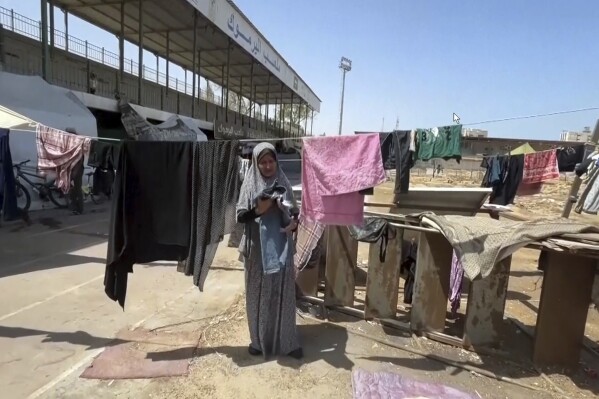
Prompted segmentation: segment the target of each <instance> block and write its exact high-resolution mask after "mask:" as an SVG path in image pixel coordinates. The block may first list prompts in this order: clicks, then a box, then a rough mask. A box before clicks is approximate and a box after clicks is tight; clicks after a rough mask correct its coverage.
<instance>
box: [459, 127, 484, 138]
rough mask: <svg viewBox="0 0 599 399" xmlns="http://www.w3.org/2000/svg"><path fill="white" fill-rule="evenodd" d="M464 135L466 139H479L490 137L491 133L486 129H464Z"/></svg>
mask: <svg viewBox="0 0 599 399" xmlns="http://www.w3.org/2000/svg"><path fill="white" fill-rule="evenodd" d="M462 135H463V136H464V137H479V138H483V137H489V131H488V130H484V129H470V128H463V129H462Z"/></svg>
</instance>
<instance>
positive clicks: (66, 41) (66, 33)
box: [62, 10, 69, 51]
mask: <svg viewBox="0 0 599 399" xmlns="http://www.w3.org/2000/svg"><path fill="white" fill-rule="evenodd" d="M62 12H63V13H64V49H65V51H69V12H68V11H67V10H62Z"/></svg>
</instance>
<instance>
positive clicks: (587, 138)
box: [560, 126, 592, 143]
mask: <svg viewBox="0 0 599 399" xmlns="http://www.w3.org/2000/svg"><path fill="white" fill-rule="evenodd" d="M591 135H592V132H591V128H590V127H589V126H585V128H584V129H583V130H582V132H573V131H570V130H564V131H563V132H562V134H561V135H560V140H561V141H577V142H580V143H590V142H591Z"/></svg>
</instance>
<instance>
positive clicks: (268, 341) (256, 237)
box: [237, 143, 303, 359]
mask: <svg viewBox="0 0 599 399" xmlns="http://www.w3.org/2000/svg"><path fill="white" fill-rule="evenodd" d="M273 185H274V186H277V187H281V186H282V187H283V188H284V194H283V195H284V198H285V200H286V201H285V202H288V203H290V207H289V208H290V211H291V212H290V214H291V221H290V223H289V225H287V226H281V225H278V226H275V227H276V230H274V228H271V231H268V232H267V235H276V234H285V235H286V237H287V239H288V242H290V247H289V250H288V251H286V252H284V253H285V254H286V255H285V261H284V266H282V267H280V269H279V270H278V271H276V272H272V271H269V270H268V268H267V267H266V268H265V267H264V264H263V259H264V258H263V252H264V250H265V248H262V246H261V244H262V241H263V239H261V237H265V235H264V234H265V233H264V228H265V226H266V228H267V229H268V228H269V227H271V226H269V225H267V224H266V222H265V221H264V220H265V218H267V217H268V216H271V217H272V213H273V212H283V211H282V209H281V206H280V204H279V202H278V200H276V199H271V198H264V197H263V193H264V192H265V189H266V191H268V190H269V188H272V187H273ZM280 191H282V190H280ZM269 213H271V214H270V215H269ZM298 214H299V212H298V209H297V205H296V203H295V200H294V198H293V191H292V188H291V184H290V183H289V180H288V179H287V177H286V176H285V174H284V173H283V171H282V170H281V168H280V167H279V164H278V160H277V155H276V150H275V147H274V146H272V145H271V144H268V143H261V144H258V145H257V146H256V147H255V148H254V150H253V153H252V163H251V165H250V168H249V170H248V171H247V173H246V175H245V179H244V181H243V185H242V187H241V192H240V196H239V202H238V203H237V221H238V222H239V223H243V224H244V225H245V227H244V231H245V232H244V237H242V239H241V244H240V252H241V254H242V255H243V258H244V259H243V260H244V269H245V289H246V310H247V318H248V325H249V330H250V339H251V343H250V345H249V348H248V350H249V353H250V354H251V355H254V356H259V355H263V356H264V357H266V356H269V355H283V356H284V355H288V356H291V357H293V358H296V359H300V358H302V357H303V351H302V348H301V346H300V342H299V337H298V332H297V326H296V319H295V273H294V265H293V255H294V252H295V251H294V247H293V245H292V244H293V240H292V239H290V237H291V233H292V231H294V230H295V229H296V228H297V215H298ZM261 219H262V220H261ZM262 221H264V223H262ZM269 242H270V241H269Z"/></svg>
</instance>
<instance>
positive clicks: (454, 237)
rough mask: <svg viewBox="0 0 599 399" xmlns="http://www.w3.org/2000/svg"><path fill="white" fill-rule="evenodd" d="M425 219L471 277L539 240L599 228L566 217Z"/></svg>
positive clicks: (487, 271) (485, 273) (484, 274)
mask: <svg viewBox="0 0 599 399" xmlns="http://www.w3.org/2000/svg"><path fill="white" fill-rule="evenodd" d="M421 221H422V224H423V225H427V226H430V227H433V228H437V229H438V230H439V231H441V232H442V233H443V235H444V236H445V237H446V238H447V240H448V241H449V243H450V244H451V246H452V247H453V248H454V250H455V251H456V254H457V256H458V257H459V258H460V260H461V262H462V265H463V267H464V274H465V275H466V277H468V278H469V279H470V280H474V279H476V278H477V277H479V276H480V277H482V278H485V277H487V276H488V275H489V274H490V273H491V271H492V270H493V266H494V265H495V264H496V263H497V262H500V261H502V260H503V259H505V258H507V257H508V256H510V255H511V254H513V253H514V252H516V251H517V250H518V249H520V248H523V247H525V246H526V245H528V244H530V243H533V242H535V241H539V240H544V239H546V238H549V237H559V236H562V235H564V234H578V233H597V232H599V228H597V227H594V226H591V225H588V224H584V223H580V222H576V221H574V220H570V219H563V218H559V219H541V220H533V221H526V222H515V221H504V220H494V219H485V218H477V217H471V216H455V215H450V216H438V215H434V214H423V215H421Z"/></svg>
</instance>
